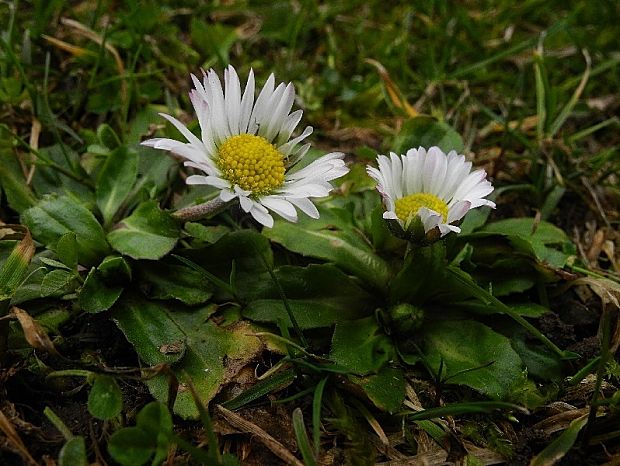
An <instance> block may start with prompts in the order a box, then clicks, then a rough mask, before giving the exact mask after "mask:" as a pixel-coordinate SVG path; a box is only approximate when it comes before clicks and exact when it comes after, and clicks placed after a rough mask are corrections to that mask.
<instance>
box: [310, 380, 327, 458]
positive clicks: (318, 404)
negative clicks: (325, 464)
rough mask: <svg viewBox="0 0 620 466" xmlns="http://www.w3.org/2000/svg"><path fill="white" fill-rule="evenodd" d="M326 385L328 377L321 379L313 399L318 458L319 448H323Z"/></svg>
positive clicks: (313, 419) (313, 441)
mask: <svg viewBox="0 0 620 466" xmlns="http://www.w3.org/2000/svg"><path fill="white" fill-rule="evenodd" d="M326 383H327V377H324V378H323V379H321V381H320V382H319V383H318V384H317V385H316V388H315V389H314V398H313V399H312V443H313V445H314V454H315V455H316V456H318V455H319V448H320V447H321V408H322V406H323V391H324V390H325V384H326Z"/></svg>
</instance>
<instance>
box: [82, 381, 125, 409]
mask: <svg viewBox="0 0 620 466" xmlns="http://www.w3.org/2000/svg"><path fill="white" fill-rule="evenodd" d="M122 409H123V395H122V394H121V389H120V388H119V387H118V384H117V383H116V380H114V378H113V377H110V376H109V375H100V374H98V375H96V376H95V382H94V383H93V386H92V388H91V389H90V393H89V394H88V411H89V412H90V414H91V415H93V416H94V417H96V418H97V419H102V420H106V419H111V418H113V417H116V416H118V415H119V414H120V413H121V411H122Z"/></svg>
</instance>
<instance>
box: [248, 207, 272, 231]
mask: <svg viewBox="0 0 620 466" xmlns="http://www.w3.org/2000/svg"><path fill="white" fill-rule="evenodd" d="M250 214H251V215H252V217H254V219H255V220H256V221H257V222H258V223H260V224H261V225H264V226H266V227H267V228H272V227H273V217H272V216H271V215H269V212H268V211H267V209H266V208H265V207H263V206H262V205H260V204H258V203H253V206H252V210H250Z"/></svg>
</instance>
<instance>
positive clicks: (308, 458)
mask: <svg viewBox="0 0 620 466" xmlns="http://www.w3.org/2000/svg"><path fill="white" fill-rule="evenodd" d="M293 430H295V438H296V439H297V446H298V447H299V452H300V453H301V457H302V458H303V459H304V463H305V464H306V466H316V460H315V458H314V453H313V451H312V448H311V447H310V441H309V440H308V433H307V432H306V425H305V424H304V415H303V413H302V412H301V408H295V410H294V411H293Z"/></svg>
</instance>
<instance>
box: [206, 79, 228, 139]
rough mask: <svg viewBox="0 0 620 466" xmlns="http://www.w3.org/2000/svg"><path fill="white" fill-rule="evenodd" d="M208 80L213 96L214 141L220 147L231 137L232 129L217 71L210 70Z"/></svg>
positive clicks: (212, 121)
mask: <svg viewBox="0 0 620 466" xmlns="http://www.w3.org/2000/svg"><path fill="white" fill-rule="evenodd" d="M206 79H207V80H208V85H209V90H210V94H211V95H210V97H211V99H210V100H209V105H210V106H211V126H212V128H213V133H214V137H213V140H214V141H215V144H216V145H219V144H221V143H222V141H224V140H226V139H227V138H228V137H229V136H230V129H229V128H228V121H227V118H226V107H225V103H224V91H223V90H222V83H221V82H220V78H219V77H218V76H217V73H216V72H215V71H213V70H209V73H208V74H207V77H206Z"/></svg>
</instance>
